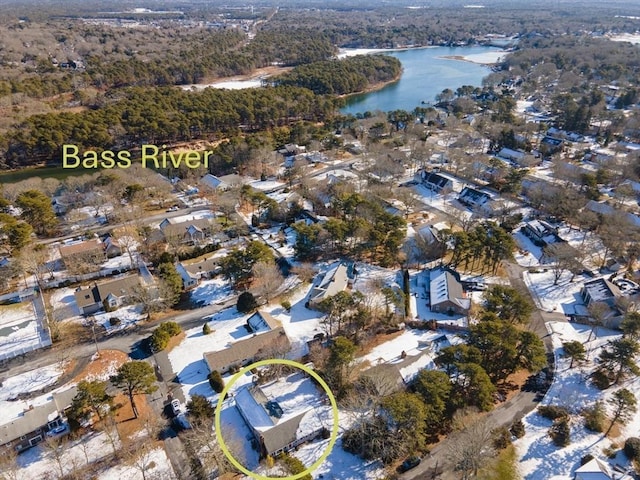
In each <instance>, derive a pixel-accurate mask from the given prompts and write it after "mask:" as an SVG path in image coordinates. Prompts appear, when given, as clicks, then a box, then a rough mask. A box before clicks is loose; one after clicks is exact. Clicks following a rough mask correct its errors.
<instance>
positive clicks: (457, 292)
mask: <svg viewBox="0 0 640 480" xmlns="http://www.w3.org/2000/svg"><path fill="white" fill-rule="evenodd" d="M429 302H430V306H431V311H432V312H439V313H448V314H454V313H457V314H460V315H466V314H468V313H469V310H470V309H471V299H470V298H467V297H466V295H465V293H464V290H463V289H462V283H461V282H460V277H459V275H458V274H456V273H455V272H453V271H451V270H449V269H445V268H441V269H436V270H432V271H431V272H430V274H429Z"/></svg>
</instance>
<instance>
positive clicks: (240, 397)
mask: <svg viewBox="0 0 640 480" xmlns="http://www.w3.org/2000/svg"><path fill="white" fill-rule="evenodd" d="M251 388H253V387H249V386H244V387H243V388H241V389H240V390H238V391H237V393H236V394H235V396H234V397H233V398H234V400H235V401H236V407H237V408H238V409H240V410H242V412H243V414H244V416H245V418H246V419H247V421H248V422H249V423H250V424H251V425H252V426H253V427H254V428H256V429H258V430H264V429H268V428H271V427H273V426H274V425H275V423H274V421H273V419H272V418H271V416H269V414H268V413H267V411H266V410H265V409H264V407H263V406H262V405H261V404H259V403H258V402H257V401H256V399H255V397H254V395H253V394H252V393H251Z"/></svg>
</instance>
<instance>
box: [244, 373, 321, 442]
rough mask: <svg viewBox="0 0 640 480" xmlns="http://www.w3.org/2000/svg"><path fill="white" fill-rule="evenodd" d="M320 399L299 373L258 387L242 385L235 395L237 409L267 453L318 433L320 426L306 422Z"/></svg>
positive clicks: (310, 382) (314, 388) (312, 384)
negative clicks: (257, 436)
mask: <svg viewBox="0 0 640 480" xmlns="http://www.w3.org/2000/svg"><path fill="white" fill-rule="evenodd" d="M322 398H323V396H322V395H321V394H320V393H319V392H318V390H317V388H316V387H315V385H314V383H313V382H312V381H311V380H310V379H309V378H307V377H306V376H304V375H301V374H300V373H296V374H293V375H291V376H289V377H286V378H280V379H277V380H274V381H272V382H270V383H267V384H265V385H261V386H248V387H247V386H245V387H242V388H241V389H240V390H239V391H237V393H236V394H235V395H234V399H235V402H236V406H237V408H238V409H239V410H240V411H241V413H242V416H243V417H244V418H245V420H246V421H247V423H248V424H249V425H250V427H251V428H252V429H253V430H254V431H256V432H258V433H259V435H260V437H261V438H262V441H263V442H264V447H265V449H266V450H267V452H268V453H270V454H271V453H273V452H276V451H278V450H280V449H283V448H285V447H287V446H289V445H291V444H292V443H294V442H295V441H296V440H300V439H304V438H305V437H306V436H307V435H313V434H314V433H317V431H318V429H319V428H321V424H319V423H318V422H317V421H311V422H309V420H311V419H312V418H313V417H314V414H315V413H317V412H315V409H316V408H318V407H319V406H321V405H322ZM302 399H304V401H302ZM305 417H307V418H305Z"/></svg>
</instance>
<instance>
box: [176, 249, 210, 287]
mask: <svg viewBox="0 0 640 480" xmlns="http://www.w3.org/2000/svg"><path fill="white" fill-rule="evenodd" d="M219 260H220V258H215V257H213V256H211V257H209V258H204V259H201V260H200V261H197V262H190V263H187V262H179V263H178V264H177V265H176V271H177V272H178V273H179V274H180V277H182V286H183V288H184V289H185V290H189V289H190V288H193V287H195V286H196V285H197V284H198V283H200V280H202V279H203V278H211V277H213V276H214V275H215V274H216V273H218V272H219V271H220V264H219V263H218V262H219Z"/></svg>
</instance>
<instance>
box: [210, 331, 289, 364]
mask: <svg viewBox="0 0 640 480" xmlns="http://www.w3.org/2000/svg"><path fill="white" fill-rule="evenodd" d="M290 348H291V343H290V342H289V338H288V337H287V334H286V333H285V331H284V328H282V327H277V328H275V329H273V330H269V331H268V332H264V333H260V334H254V335H253V336H251V337H248V338H245V339H243V340H238V341H237V342H234V343H232V344H231V345H229V346H228V347H227V348H225V349H224V350H219V351H217V352H205V354H204V361H205V363H206V364H207V367H208V368H209V371H210V372H213V371H215V370H217V371H218V372H220V373H221V374H224V373H227V372H228V371H229V370H232V369H234V368H240V367H244V366H246V365H249V364H250V363H252V362H253V361H255V359H256V358H257V357H259V356H262V357H265V358H266V357H270V356H273V355H270V354H269V353H270V352H276V351H277V352H282V353H286V352H287V351H289V349H290Z"/></svg>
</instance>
